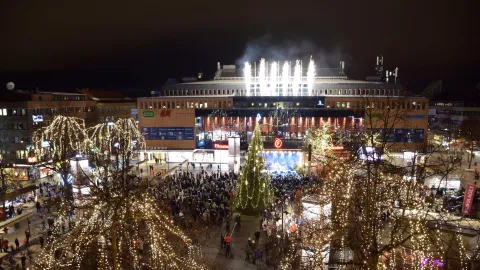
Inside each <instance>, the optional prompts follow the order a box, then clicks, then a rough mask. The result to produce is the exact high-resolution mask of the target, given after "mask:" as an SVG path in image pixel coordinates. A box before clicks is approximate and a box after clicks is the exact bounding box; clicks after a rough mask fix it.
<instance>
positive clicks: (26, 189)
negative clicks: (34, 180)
mask: <svg viewBox="0 0 480 270" xmlns="http://www.w3.org/2000/svg"><path fill="white" fill-rule="evenodd" d="M36 189H38V186H37V185H30V186H26V187H23V188H20V189H17V190H15V191H13V192H9V193H7V194H5V200H6V201H7V200H12V199H13V198H15V197H18V196H20V195H22V194H24V193H27V192H32V191H34V190H36Z"/></svg>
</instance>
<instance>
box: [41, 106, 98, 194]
mask: <svg viewBox="0 0 480 270" xmlns="http://www.w3.org/2000/svg"><path fill="white" fill-rule="evenodd" d="M32 143H33V145H34V148H35V154H36V155H37V157H38V159H39V160H44V161H47V162H48V166H49V167H50V168H51V169H52V170H53V171H55V172H57V173H58V174H59V175H60V178H61V180H62V182H63V185H64V190H65V198H66V199H67V201H73V194H72V182H71V177H72V176H71V173H72V168H71V163H70V161H71V160H72V159H74V158H79V157H82V156H83V155H85V154H86V153H87V152H88V148H89V147H90V141H89V138H88V136H87V133H86V130H85V122H84V120H83V119H80V118H77V117H70V116H62V115H59V116H55V118H54V119H53V121H52V122H51V124H50V125H48V126H46V127H42V128H40V129H38V130H36V131H35V132H34V134H33V137H32Z"/></svg>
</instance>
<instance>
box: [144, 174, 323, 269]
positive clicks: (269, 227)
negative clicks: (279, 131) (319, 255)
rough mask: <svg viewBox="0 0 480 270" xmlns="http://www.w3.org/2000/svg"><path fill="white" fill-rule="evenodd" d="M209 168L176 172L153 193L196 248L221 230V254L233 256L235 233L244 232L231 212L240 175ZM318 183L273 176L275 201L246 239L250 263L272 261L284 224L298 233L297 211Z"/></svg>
mask: <svg viewBox="0 0 480 270" xmlns="http://www.w3.org/2000/svg"><path fill="white" fill-rule="evenodd" d="M209 168H210V167H209ZM209 168H207V170H203V168H201V170H196V171H184V170H178V171H176V172H175V173H173V174H172V175H169V176H166V177H164V180H162V181H159V183H158V184H157V186H156V187H155V188H154V189H152V192H153V193H154V195H155V197H156V198H157V200H158V201H159V202H160V203H161V205H163V206H164V208H165V210H166V211H167V212H168V213H169V214H170V215H171V218H172V220H173V221H174V223H175V224H176V225H178V226H180V227H181V228H182V229H184V230H185V231H187V232H193V231H196V232H197V234H194V236H193V241H194V243H198V241H199V239H200V238H202V237H204V238H205V239H210V238H211V237H210V233H211V230H212V229H213V228H216V229H220V232H221V233H220V239H219V240H220V241H219V242H220V243H219V244H220V248H221V249H220V250H221V251H222V253H223V254H224V255H225V256H227V257H231V256H232V255H233V248H232V234H233V233H235V231H237V230H240V228H241V216H240V214H236V213H234V212H233V211H234V209H232V202H233V198H234V196H235V187H236V185H237V181H238V177H239V175H238V174H235V173H233V172H220V171H214V170H211V169H209ZM316 183H317V179H316V178H315V177H303V176H301V175H299V174H296V173H291V174H287V175H284V174H277V175H271V183H270V185H271V187H272V188H273V189H274V192H275V198H274V200H273V203H272V204H271V206H270V207H268V208H267V209H265V210H264V211H263V212H262V215H261V219H260V221H259V227H258V230H256V231H255V233H254V234H253V235H251V237H249V238H248V240H247V247H246V254H245V259H246V260H248V261H250V262H252V263H257V262H258V261H262V258H263V257H265V256H264V255H266V256H269V254H270V252H269V251H268V246H269V244H268V242H269V239H271V238H273V236H276V235H277V232H279V231H280V230H282V227H281V225H283V226H284V227H283V228H284V229H283V232H285V234H286V235H287V237H289V236H292V235H293V233H295V232H296V224H297V214H298V213H296V207H295V206H296V205H298V203H299V200H300V198H301V196H302V192H303V191H304V190H305V188H309V187H311V186H313V185H314V184H316ZM282 213H283V214H284V215H282ZM282 221H283V222H282ZM262 231H263V232H264V234H265V235H266V237H265V241H264V242H265V243H264V244H263V245H262V246H264V247H265V248H260V245H259V239H260V238H261V235H262ZM198 232H201V233H198ZM270 255H271V256H273V255H272V254H270Z"/></svg>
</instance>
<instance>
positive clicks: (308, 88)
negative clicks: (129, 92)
mask: <svg viewBox="0 0 480 270" xmlns="http://www.w3.org/2000/svg"><path fill="white" fill-rule="evenodd" d="M262 65H263V68H264V69H265V70H263V71H260V70H259V69H260V67H261V66H262ZM341 66H343V65H342V64H341ZM272 69H274V70H275V67H273V68H272V67H271V64H268V63H267V64H261V65H259V64H257V65H256V67H251V70H250V75H248V76H246V72H245V71H244V69H243V68H237V67H236V66H235V65H225V66H223V68H221V67H220V64H218V70H217V72H216V74H215V78H214V79H213V80H210V81H195V82H188V83H177V84H169V85H165V86H164V87H163V89H162V90H161V96H158V97H148V98H146V97H145V98H138V99H137V103H138V105H137V107H138V113H139V126H140V128H141V130H142V132H143V134H144V135H145V136H146V140H147V152H148V155H149V158H150V159H153V158H159V159H166V156H167V155H166V153H167V152H168V153H170V155H173V153H177V152H178V154H175V155H180V156H182V157H183V158H186V157H188V159H189V160H197V159H196V158H195V157H192V155H191V152H192V151H193V152H195V151H198V150H199V149H205V150H207V151H227V150H226V149H228V146H227V144H228V142H227V141H228V138H229V137H231V136H234V135H235V136H239V137H240V140H241V145H242V147H241V148H242V149H245V148H246V145H247V143H248V141H249V139H250V136H251V131H252V130H253V128H254V126H255V125H256V124H257V123H258V122H259V123H261V124H262V133H263V135H264V144H265V149H266V150H267V151H277V150H282V149H285V150H287V149H291V150H295V149H296V150H298V149H299V148H300V147H301V145H302V144H303V140H304V138H305V132H306V131H307V130H308V128H309V127H312V128H320V127H322V126H323V125H329V126H330V127H331V128H334V129H345V130H350V131H360V132H362V131H364V130H365V129H368V128H374V129H375V130H376V131H378V132H382V128H383V127H382V125H381V123H380V122H378V121H374V122H375V123H369V121H370V120H368V119H366V115H365V114H366V109H367V108H372V109H373V110H378V111H379V113H377V114H376V115H377V116H379V115H381V110H386V109H387V108H392V109H393V108H396V109H398V110H402V111H403V113H402V116H401V117H402V118H405V119H406V121H403V122H398V123H396V124H395V125H394V132H393V135H392V136H391V137H390V138H388V140H389V142H391V144H392V145H394V147H396V148H398V149H418V148H419V147H420V145H422V144H423V143H424V142H425V140H426V131H427V125H428V99H426V98H424V97H420V96H407V95H406V94H405V92H404V89H403V87H402V85H400V84H395V83H385V82H372V81H357V80H351V79H349V78H348V77H347V76H346V74H345V72H344V70H343V68H333V69H330V68H315V71H314V72H313V71H312V70H311V69H308V68H302V67H297V68H296V69H295V70H294V68H293V67H292V68H290V69H289V70H290V71H289V72H290V74H287V75H286V76H282V75H280V74H281V70H280V68H278V69H279V70H275V71H272ZM294 73H295V74H294ZM255 74H257V75H255ZM377 122H378V123H377ZM276 138H281V140H282V144H281V148H280V149H279V148H277V147H276V146H275V145H274V140H275V139H276ZM277 146H278V144H277ZM175 151H177V152H175ZM185 151H190V154H187V153H186V152H185ZM216 155H223V154H221V153H219V152H218V153H217V154H216ZM178 160H181V158H178ZM208 160H213V159H211V158H210V159H208ZM215 160H218V159H216V158H215ZM205 162H206V161H205ZM223 162H226V161H225V159H223Z"/></svg>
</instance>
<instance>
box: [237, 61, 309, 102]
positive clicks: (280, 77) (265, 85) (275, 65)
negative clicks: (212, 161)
mask: <svg viewBox="0 0 480 270" xmlns="http://www.w3.org/2000/svg"><path fill="white" fill-rule="evenodd" d="M268 68H270V70H268ZM291 68H292V66H291V65H290V62H288V61H285V62H284V63H283V66H280V62H272V63H271V64H270V65H269V64H268V63H267V62H266V60H265V59H264V58H262V59H261V60H260V64H259V66H258V71H257V68H256V66H255V71H254V72H253V73H254V74H253V77H252V65H251V64H250V63H249V62H245V67H244V69H243V71H244V76H245V86H246V90H247V93H246V95H247V96H250V95H260V96H275V95H283V96H288V95H293V96H302V95H304V94H305V91H304V90H305V89H304V84H305V83H306V85H307V89H306V90H307V91H306V92H307V94H308V95H311V94H312V91H313V85H314V83H315V76H316V72H315V69H316V66H315V62H314V61H313V59H312V58H310V62H309V64H308V69H307V74H306V76H303V66H302V62H301V61H300V60H296V61H295V66H293V72H292V70H291ZM280 69H281V72H280ZM292 75H293V76H292ZM290 84H291V85H292V86H291V88H292V91H291V93H289V91H288V90H289V85H290ZM252 85H253V87H252ZM257 90H258V91H257Z"/></svg>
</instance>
